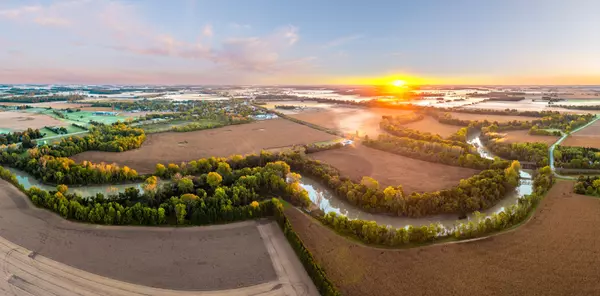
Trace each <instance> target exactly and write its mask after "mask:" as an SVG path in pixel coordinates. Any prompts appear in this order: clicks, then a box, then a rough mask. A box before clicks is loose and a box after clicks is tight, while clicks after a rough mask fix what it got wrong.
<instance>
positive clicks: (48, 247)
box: [0, 180, 318, 296]
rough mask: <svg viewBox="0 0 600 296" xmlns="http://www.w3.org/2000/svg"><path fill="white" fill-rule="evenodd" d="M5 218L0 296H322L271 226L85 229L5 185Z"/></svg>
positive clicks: (1, 202)
mask: <svg viewBox="0 0 600 296" xmlns="http://www.w3.org/2000/svg"><path fill="white" fill-rule="evenodd" d="M0 211H1V212H2V215H0V225H2V228H1V229H0V249H1V250H0V252H3V253H2V254H4V256H3V257H2V258H4V261H3V262H0V270H3V271H4V274H5V277H6V278H7V279H8V281H3V282H1V283H0V294H2V295H5V294H14V293H16V292H13V291H17V290H19V291H24V292H22V294H32V295H46V294H54V295H215V296H216V295H254V294H256V295H318V293H317V292H316V288H315V287H314V284H313V283H312V281H311V280H310V278H309V276H308V274H306V271H305V270H304V269H303V268H302V265H301V263H300V261H299V260H298V258H297V257H296V255H295V254H294V251H293V250H292V249H291V247H290V246H289V244H288V243H287V242H286V239H285V237H284V236H283V234H282V233H281V231H280V230H279V229H278V227H277V225H276V223H275V222H273V221H269V220H258V221H246V222H240V223H231V224H224V225H214V226H203V227H186V228H172V227H135V226H133V227H132V226H101V225H88V224H81V223H75V222H71V221H68V220H64V219H63V218H62V217H60V216H58V215H56V214H54V213H52V212H49V211H47V210H44V209H39V208H36V207H34V206H33V205H32V204H31V202H30V201H29V199H28V198H27V197H26V196H25V195H24V194H23V193H22V192H20V191H18V189H17V188H16V187H14V186H12V185H11V184H9V183H8V182H6V181H3V180H0ZM3 246H4V247H3ZM17 251H18V253H19V254H17ZM15 256H16V257H15ZM13 257H14V258H13ZM27 257H28V258H27ZM13 260H18V261H15V262H13ZM58 262H61V263H58ZM42 263H43V264H46V265H49V266H45V265H42ZM69 266H71V267H69ZM42 267H44V268H45V269H44V268H42ZM108 277H110V279H109V278H108ZM120 287H121V288H120ZM122 287H125V288H124V289H123V288H122ZM238 287H245V288H238ZM119 289H121V290H119ZM186 290H188V291H193V292H186ZM197 290H201V291H197ZM210 290H213V291H210ZM46 291H51V292H46ZM3 292H4V293H3ZM85 292H87V293H85ZM18 293H21V292H18ZM19 295H20V294H19Z"/></svg>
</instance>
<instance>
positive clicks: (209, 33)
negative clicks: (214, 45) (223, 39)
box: [202, 24, 213, 37]
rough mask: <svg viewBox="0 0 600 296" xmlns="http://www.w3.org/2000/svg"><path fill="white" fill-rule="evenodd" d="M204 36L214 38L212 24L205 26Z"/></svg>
mask: <svg viewBox="0 0 600 296" xmlns="http://www.w3.org/2000/svg"><path fill="white" fill-rule="evenodd" d="M202 35H204V36H206V37H212V36H213V27H212V25H211V24H208V25H205V26H204V28H203V29H202Z"/></svg>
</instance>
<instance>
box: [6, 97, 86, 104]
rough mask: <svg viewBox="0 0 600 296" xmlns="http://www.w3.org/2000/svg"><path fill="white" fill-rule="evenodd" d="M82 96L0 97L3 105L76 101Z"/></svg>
mask: <svg viewBox="0 0 600 296" xmlns="http://www.w3.org/2000/svg"><path fill="white" fill-rule="evenodd" d="M84 98H85V97H84V96H82V95H49V96H13V97H0V102H3V103H47V102H57V101H77V100H83V99H84Z"/></svg>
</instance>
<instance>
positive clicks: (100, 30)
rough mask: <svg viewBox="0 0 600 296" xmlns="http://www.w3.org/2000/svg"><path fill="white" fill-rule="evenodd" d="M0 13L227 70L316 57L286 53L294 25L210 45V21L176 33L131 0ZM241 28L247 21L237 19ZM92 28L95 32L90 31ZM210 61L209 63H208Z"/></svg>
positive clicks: (267, 68) (81, 0)
mask: <svg viewBox="0 0 600 296" xmlns="http://www.w3.org/2000/svg"><path fill="white" fill-rule="evenodd" d="M0 17H4V18H7V19H11V20H15V21H17V20H18V21H25V22H29V23H34V24H38V25H40V26H56V27H64V29H65V30H69V31H70V32H72V33H74V34H75V38H74V39H76V40H78V42H81V43H83V44H90V45H94V46H100V49H102V50H105V49H112V50H115V51H118V52H124V53H128V54H134V55H140V56H154V57H163V58H178V59H189V60H201V61H208V62H210V63H213V64H214V65H215V66H219V67H221V69H222V70H223V71H232V70H242V71H247V72H263V73H275V72H281V71H293V70H294V69H299V68H302V67H308V66H310V65H309V64H310V63H311V61H312V60H314V58H312V57H296V58H288V57H285V55H284V54H285V53H286V52H287V50H288V49H289V48H290V47H292V46H294V45H295V44H297V43H298V42H299V40H300V34H299V30H298V28H297V27H294V26H292V25H288V26H284V27H281V28H278V29H275V30H274V31H273V32H272V33H270V34H266V35H262V36H253V37H246V38H235V37H229V38H228V37H226V36H223V37H222V38H221V40H223V41H221V42H220V43H218V44H209V43H207V42H206V41H205V40H203V39H202V38H197V37H209V38H210V37H212V36H213V35H214V30H213V27H212V25H211V24H206V25H205V26H204V27H202V29H201V31H200V32H199V36H196V37H195V38H190V39H189V40H187V39H182V38H176V37H174V35H173V34H170V33H169V32H164V31H161V30H159V29H157V28H156V27H154V26H153V24H152V23H151V22H148V21H145V20H144V19H143V18H141V17H140V14H139V11H138V10H137V7H136V6H135V5H134V4H131V2H126V3H123V2H118V1H101V0H67V1H61V2H55V3H52V4H49V5H45V6H23V7H17V8H12V9H7V10H2V11H0ZM235 25H236V26H238V27H239V28H249V27H250V26H249V25H240V24H235ZM89 32H94V34H93V35H90V34H89ZM204 64H206V63H204Z"/></svg>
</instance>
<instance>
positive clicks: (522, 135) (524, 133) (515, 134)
mask: <svg viewBox="0 0 600 296" xmlns="http://www.w3.org/2000/svg"><path fill="white" fill-rule="evenodd" d="M528 132H529V131H528V130H521V131H506V132H501V134H505V135H506V136H505V137H504V141H505V142H506V143H529V142H538V143H546V144H548V145H551V144H554V143H555V142H556V141H558V139H559V138H560V137H555V136H536V135H530V134H528Z"/></svg>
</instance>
